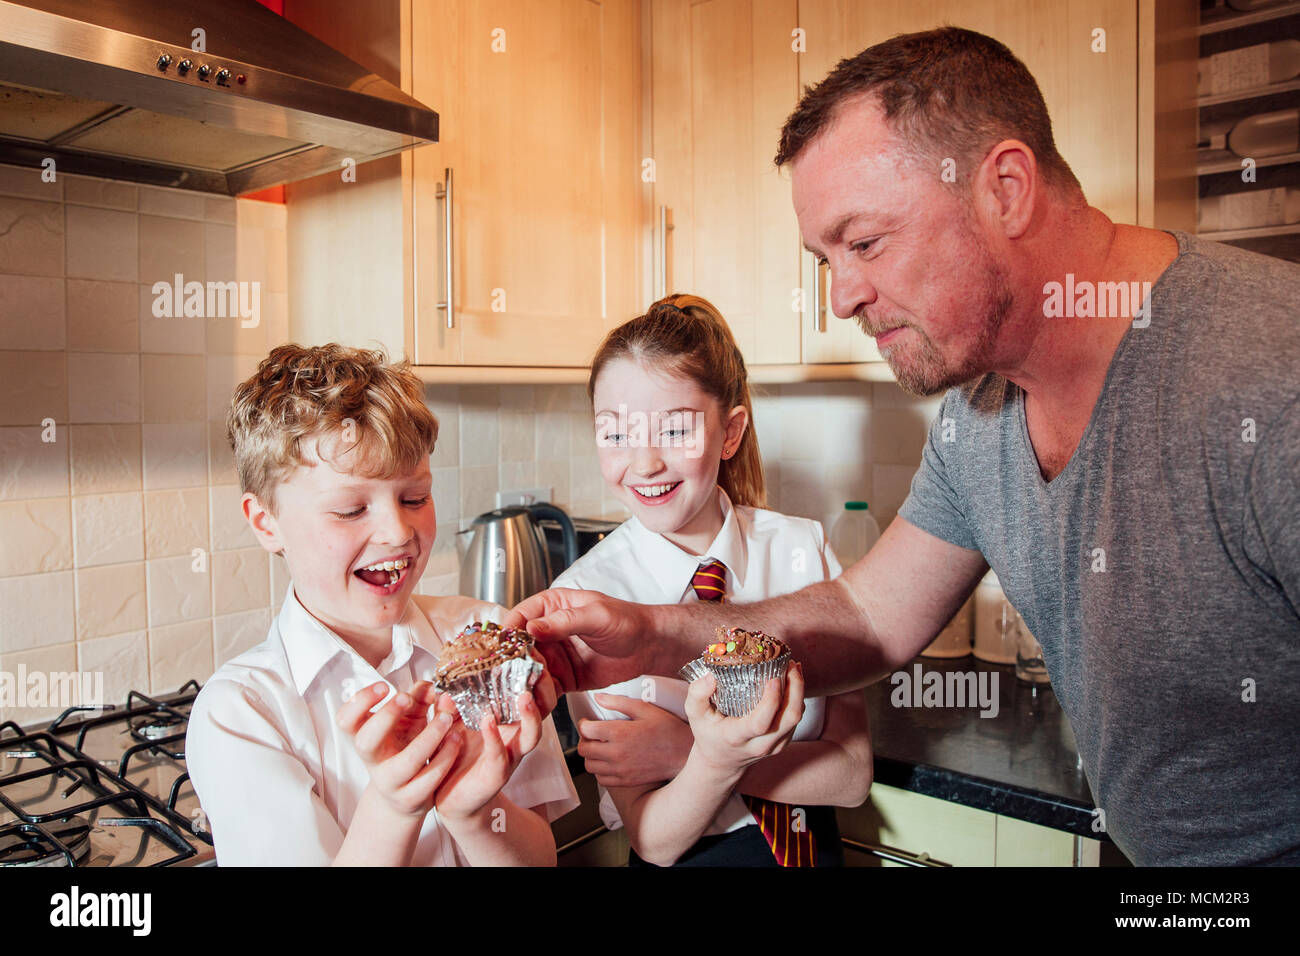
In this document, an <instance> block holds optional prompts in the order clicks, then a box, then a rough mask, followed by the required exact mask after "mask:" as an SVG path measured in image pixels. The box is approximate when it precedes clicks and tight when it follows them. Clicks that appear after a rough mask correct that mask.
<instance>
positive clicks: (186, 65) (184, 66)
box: [176, 60, 194, 76]
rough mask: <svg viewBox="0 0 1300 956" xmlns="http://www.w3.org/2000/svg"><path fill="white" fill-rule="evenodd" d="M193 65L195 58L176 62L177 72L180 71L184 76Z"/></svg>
mask: <svg viewBox="0 0 1300 956" xmlns="http://www.w3.org/2000/svg"><path fill="white" fill-rule="evenodd" d="M192 66H194V61H193V60H181V61H180V62H179V63H177V64H176V72H177V73H179V74H180V75H181V76H184V75H185V74H186V73H188V72H189V71H190V68H191V67H192Z"/></svg>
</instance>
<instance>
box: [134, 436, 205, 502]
mask: <svg viewBox="0 0 1300 956" xmlns="http://www.w3.org/2000/svg"><path fill="white" fill-rule="evenodd" d="M141 431H142V434H143V441H144V487H145V488H146V489H156V488H196V487H199V486H201V485H204V484H206V483H207V451H206V447H205V445H206V442H205V440H204V435H205V432H206V426H205V425H203V424H200V423H197V422H195V423H191V424H150V425H142V426H141Z"/></svg>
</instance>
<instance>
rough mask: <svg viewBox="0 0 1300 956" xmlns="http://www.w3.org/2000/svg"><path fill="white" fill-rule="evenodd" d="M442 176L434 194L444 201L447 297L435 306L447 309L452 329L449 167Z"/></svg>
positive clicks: (454, 322) (443, 238)
mask: <svg viewBox="0 0 1300 956" xmlns="http://www.w3.org/2000/svg"><path fill="white" fill-rule="evenodd" d="M443 176H444V178H443V181H442V183H440V184H439V185H438V188H437V191H436V192H435V195H436V196H437V197H438V198H439V199H441V200H443V201H444V202H445V203H446V210H445V212H446V215H445V216H444V219H443V222H444V224H445V225H444V227H443V235H442V242H443V252H442V270H443V278H444V280H445V281H446V283H447V297H446V298H445V299H443V300H442V301H441V302H439V303H438V305H437V307H438V308H439V309H446V310H447V328H449V329H452V328H455V327H456V294H455V291H454V285H453V283H454V281H455V279H454V276H455V268H454V262H453V260H452V255H453V250H454V248H455V247H454V246H453V245H452V240H453V238H454V235H455V234H454V232H453V230H452V215H453V213H452V210H453V209H454V208H455V206H454V205H453V204H452V194H451V167H448V168H447V170H446V172H445V173H444V174H443Z"/></svg>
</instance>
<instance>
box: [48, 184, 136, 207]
mask: <svg viewBox="0 0 1300 956" xmlns="http://www.w3.org/2000/svg"><path fill="white" fill-rule="evenodd" d="M59 179H61V180H63V198H64V200H65V201H67V202H70V203H80V204H81V205H83V206H108V207H109V208H111V209H123V210H126V211H128V212H134V211H135V208H136V203H137V201H138V198H137V197H138V189H137V187H136V186H135V184H134V183H124V182H119V181H117V180H114V179H95V178H92V177H90V176H60V177H59Z"/></svg>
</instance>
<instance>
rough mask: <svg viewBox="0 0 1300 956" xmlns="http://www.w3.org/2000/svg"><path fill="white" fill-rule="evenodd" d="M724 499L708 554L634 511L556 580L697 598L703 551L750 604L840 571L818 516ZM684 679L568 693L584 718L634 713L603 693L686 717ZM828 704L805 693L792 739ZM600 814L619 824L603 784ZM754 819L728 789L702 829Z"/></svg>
mask: <svg viewBox="0 0 1300 956" xmlns="http://www.w3.org/2000/svg"><path fill="white" fill-rule="evenodd" d="M718 504H719V506H720V507H721V509H722V515H723V522H722V529H721V530H720V531H719V532H718V534H717V537H716V538H714V540H713V543H712V544H711V545H709V549H708V551H706V552H705V554H703V555H699V556H697V555H691V554H687V553H686V552H685V551H683V550H682V549H681V548H679V547H678V546H677V545H675V544H673V543H672V542H671V541H669V540H668V539H667V538H665V537H664V536H663V535H660V534H656V533H655V532H653V531H650V530H648V529H647V528H646V527H645V525H643V524H642V523H641V522H640V521H639V520H637V519H636V518H635V517H632V518H629V519H628V520H627V521H625V522H624V523H623V524H621V525H619V527H618V528H617V529H615V530H614V531H612V532H611V533H610V534H609V535H608V536H606V537H605V539H604V540H602V541H601V542H600V543H599V544H597V545H596V546H595V547H594V548H592V549H591V550H590V551H588V552H587V553H586V554H584V555H583V556H582V557H580V558H579V559H578V560H577V561H576V562H574V563H573V565H572V566H570V567H569V568H568V569H567V570H565V571H564V573H563V574H561V575H560V576H559V577H557V578H556V579H555V581H554V582H553V583H552V585H551V586H552V587H557V588H577V589H579V590H583V591H600V592H602V593H604V594H608V595H609V596H610V597H615V598H619V599H621V600H624V601H635V602H636V603H638V604H688V603H691V602H693V601H698V600H699V598H698V597H697V596H696V594H695V591H694V589H693V588H692V587H691V578H692V577H694V576H695V572H696V570H697V569H698V568H699V566H700V565H701V564H703V563H705V562H706V561H713V560H717V561H721V562H722V563H723V564H724V565H726V567H727V596H726V600H727V601H728V602H731V603H736V604H740V603H745V604H749V603H753V602H755V601H762V600H765V599H767V598H772V597H778V596H780V595H782V594H789V593H790V592H792V591H798V590H799V589H801V588H804V587H807V586H808V585H810V584H816V583H818V582H819V581H829V580H830V579H831V578H835V577H838V576H839V574H840V565H839V562H838V561H837V560H836V559H835V554H834V552H833V551H832V550H831V548H830V547H829V545H828V544H827V543H826V534H825V532H824V531H823V530H822V526H821V523H820V522H818V521H813V520H812V519H810V518H796V517H793V516H791V515H783V514H779V513H777V512H775V511H767V510H764V509H762V508H750V507H747V506H743V505H742V506H733V505H732V503H731V498H730V497H729V496H728V495H727V493H726V492H725V491H723V489H722V488H721V487H719V488H718ZM712 640H713V636H712V635H708V634H702V635H701V636H700V649H701V650H703V649H704V646H705V645H706V644H707V643H709V642H711V641H712ZM682 663H683V664H685V663H686V662H685V661H682ZM688 686H689V685H688V684H687V682H686V681H684V680H680V679H677V678H670V677H656V676H653V675H648V674H647V675H643V676H641V677H638V678H635V679H633V680H630V681H624V682H623V683H621V684H613V685H611V686H609V687H606V688H604V689H603V690H601V691H590V692H584V693H580V694H569V695H567V696H566V697H565V700H566V701H567V702H568V706H569V714H570V716H571V717H572V718H573V722H574V725H575V726H576V725H577V722H578V721H579V720H580V719H582V718H588V719H591V720H626V719H628V718H627V717H625V716H624V715H623V714H620V713H618V712H617V711H613V710H608V709H606V708H604V707H601V706H600V705H599V704H598V703H596V699H595V696H594V695H595V694H597V693H605V694H617V695H618V696H620V697H632V698H635V699H637V700H645V701H648V702H649V703H652V704H654V705H655V706H657V707H662V708H664V709H665V710H667V711H670V712H671V713H673V714H675V715H676V716H677V717H679V718H681V719H682V720H685V719H686V689H687V687H688ZM825 712H826V700H825V698H823V697H812V698H807V699H805V701H804V715H803V718H802V719H801V720H800V721H799V725H798V726H797V727H796V728H795V733H794V739H795V740H816V739H818V738H819V737H820V736H821V733H822V725H823V723H824V719H825ZM600 815H601V819H603V820H604V821H605V825H606V826H607V827H609V828H610V829H611V830H615V829H618V828H619V827H621V826H622V825H623V821H622V819H621V818H620V817H619V814H618V809H617V808H616V807H615V806H614V801H613V798H611V797H610V795H609V793H608V792H606V790H605V788H604V787H601V788H600ZM754 822H755V821H754V816H753V814H751V813H750V812H749V810H748V808H747V807H746V806H745V802H744V800H743V799H741V797H739V796H738V795H736V794H732V795H731V798H730V799H729V800H728V801H727V802H726V804H724V805H723V808H722V810H721V811H720V812H719V813H718V815H717V816H716V817H714V819H713V822H712V823H711V824H710V825H709V828H708V829H707V830H705V831H704V836H715V835H717V834H720V833H729V832H730V831H732V830H737V829H739V828H740V827H743V826H749V825H754Z"/></svg>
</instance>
